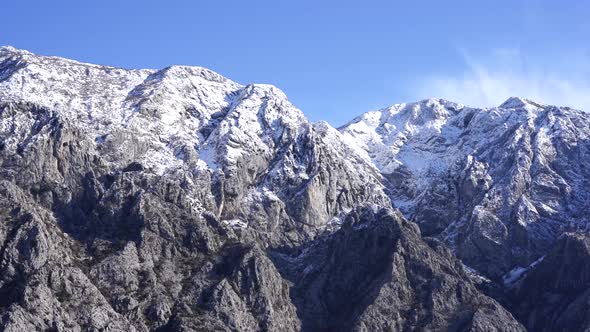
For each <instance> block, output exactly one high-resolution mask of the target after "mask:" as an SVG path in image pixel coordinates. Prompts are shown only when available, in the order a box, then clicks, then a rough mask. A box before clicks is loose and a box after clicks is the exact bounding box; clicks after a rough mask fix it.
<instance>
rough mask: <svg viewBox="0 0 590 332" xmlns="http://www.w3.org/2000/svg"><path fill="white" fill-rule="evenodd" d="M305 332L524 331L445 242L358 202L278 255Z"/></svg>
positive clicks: (395, 215)
mask: <svg viewBox="0 0 590 332" xmlns="http://www.w3.org/2000/svg"><path fill="white" fill-rule="evenodd" d="M276 259H277V261H278V265H279V266H282V267H283V269H284V270H285V271H286V272H284V273H285V275H286V276H287V278H288V279H290V280H292V281H294V288H293V292H292V294H293V295H292V296H293V297H294V298H295V304H296V305H297V307H298V310H299V312H300V313H301V319H302V327H303V330H304V331H524V328H523V327H522V326H521V325H520V324H519V323H518V322H517V321H516V320H515V319H514V318H513V317H512V315H511V314H510V313H509V312H507V311H506V310H505V309H504V308H502V306H500V305H499V304H498V303H496V302H495V301H494V300H492V299H490V298H488V297H486V296H484V295H483V294H481V293H480V292H479V291H478V290H477V289H476V287H475V286H474V285H473V284H472V283H471V282H470V281H469V277H468V276H467V275H466V273H465V271H464V269H463V266H462V265H461V263H460V262H459V261H458V260H457V259H456V258H455V257H453V255H452V254H451V253H450V252H449V251H448V250H447V249H446V248H444V246H443V245H442V244H441V243H440V242H438V241H436V240H434V239H429V240H427V241H426V242H425V241H424V240H423V239H422V238H421V235H420V231H419V229H418V227H417V226H416V225H415V224H413V223H410V222H408V221H405V220H404V218H403V216H402V215H401V214H399V213H396V212H394V211H392V210H387V209H382V210H380V211H377V212H373V211H372V209H367V208H359V209H356V210H354V211H352V212H351V213H350V214H349V215H348V216H347V217H346V220H345V222H344V223H343V224H342V227H341V228H340V230H338V231H337V232H336V233H334V234H332V235H330V236H327V237H325V238H322V239H320V240H318V241H316V242H315V243H314V244H313V245H312V246H311V247H308V248H306V250H305V251H304V252H303V253H302V254H300V255H299V256H297V257H285V256H280V255H279V256H278V257H277V258H276Z"/></svg>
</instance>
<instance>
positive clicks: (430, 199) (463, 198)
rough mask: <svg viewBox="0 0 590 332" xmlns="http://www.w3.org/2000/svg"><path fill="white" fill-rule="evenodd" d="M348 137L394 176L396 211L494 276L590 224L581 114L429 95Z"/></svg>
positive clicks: (361, 120)
mask: <svg viewBox="0 0 590 332" xmlns="http://www.w3.org/2000/svg"><path fill="white" fill-rule="evenodd" d="M340 131H341V132H342V134H343V136H344V137H345V141H346V142H349V143H350V144H352V145H354V146H356V147H358V148H359V149H361V150H363V151H364V153H365V158H368V159H370V160H372V161H373V162H374V164H375V165H376V166H377V167H378V168H379V169H380V171H381V172H382V173H383V175H384V177H385V178H387V179H388V180H389V182H388V183H387V186H388V190H389V192H390V196H391V198H392V201H393V204H394V206H396V207H398V208H400V209H401V210H402V212H404V214H405V215H406V216H407V217H409V218H411V219H413V220H415V221H416V222H417V223H419V224H420V226H421V228H422V231H423V232H424V233H425V234H426V235H438V236H440V237H441V238H443V239H445V240H446V241H447V243H448V244H449V245H450V246H451V247H452V248H454V250H456V252H457V254H458V255H459V257H461V258H463V259H464V260H465V261H466V263H467V264H468V265H470V266H474V267H476V268H478V269H480V270H482V271H484V272H485V273H486V274H487V275H490V276H493V277H499V276H500V275H502V274H503V273H505V272H507V271H508V270H510V269H511V268H513V267H515V266H527V265H529V264H531V263H532V262H533V261H535V260H536V259H538V258H539V257H541V256H542V255H543V254H544V253H545V251H546V250H547V248H548V247H549V246H550V245H551V244H552V243H553V241H554V240H555V239H556V237H557V236H558V235H559V234H561V233H562V232H564V231H565V230H571V229H579V228H586V227H589V226H590V220H589V216H588V213H587V212H588V211H589V210H590V182H589V181H590V180H589V179H590V169H589V168H588V167H587V165H588V161H590V140H589V138H590V120H589V119H588V116H587V114H585V113H582V112H580V111H576V110H573V109H569V108H559V107H555V106H547V105H542V104H539V103H535V102H533V101H530V100H526V99H521V98H516V97H512V98H510V99H508V100H507V101H506V102H504V103H503V104H502V105H500V106H499V107H495V108H489V109H478V108H470V107H465V106H463V105H460V104H456V103H452V102H449V101H445V100H441V99H428V100H424V101H421V102H417V103H411V104H398V105H394V106H392V107H390V108H387V109H383V110H379V111H374V112H368V113H365V114H363V115H361V116H360V117H358V118H356V119H354V120H353V121H351V122H350V123H348V124H346V125H345V126H343V127H341V128H340Z"/></svg>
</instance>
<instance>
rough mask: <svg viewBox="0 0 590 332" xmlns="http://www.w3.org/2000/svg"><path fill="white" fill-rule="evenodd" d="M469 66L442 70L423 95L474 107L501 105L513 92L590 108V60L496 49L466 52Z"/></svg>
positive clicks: (552, 102)
mask: <svg viewBox="0 0 590 332" xmlns="http://www.w3.org/2000/svg"><path fill="white" fill-rule="evenodd" d="M461 54H462V56H463V59H464V61H465V70H464V71H463V72H461V73H459V74H457V75H449V74H441V75H435V76H432V77H429V78H427V79H426V80H425V81H424V82H423V83H422V84H421V87H422V88H421V90H422V95H425V96H436V97H441V98H445V99H449V100H453V101H459V102H462V103H464V104H466V105H470V106H485V107H491V106H497V105H499V104H500V103H502V102H503V101H504V100H506V99H507V98H509V97H510V96H519V97H524V98H529V99H532V100H535V101H537V102H541V103H546V104H552V105H559V106H570V107H573V108H577V109H582V110H585V111H590V60H589V59H588V58H586V57H584V56H581V55H576V54H565V55H564V56H563V57H560V58H559V59H550V60H547V59H546V62H551V63H550V64H541V63H539V62H538V61H535V60H533V59H531V58H530V57H526V56H524V55H523V54H521V53H520V52H519V51H518V50H515V49H497V50H494V51H492V52H490V53H489V54H487V55H485V56H474V55H473V54H470V53H469V52H467V51H461Z"/></svg>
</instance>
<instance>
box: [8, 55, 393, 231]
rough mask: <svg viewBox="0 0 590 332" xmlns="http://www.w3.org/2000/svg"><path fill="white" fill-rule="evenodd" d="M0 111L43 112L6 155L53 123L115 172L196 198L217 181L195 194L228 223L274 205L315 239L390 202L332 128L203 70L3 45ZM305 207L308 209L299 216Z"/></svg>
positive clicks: (272, 93) (26, 120)
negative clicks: (349, 215)
mask: <svg viewBox="0 0 590 332" xmlns="http://www.w3.org/2000/svg"><path fill="white" fill-rule="evenodd" d="M0 102H2V103H3V105H8V106H7V107H8V108H11V107H13V108H14V107H16V106H15V105H19V104H22V103H30V104H32V105H35V107H39V108H41V110H40V111H39V112H40V113H42V114H43V118H42V119H39V117H38V115H37V114H36V113H31V112H19V111H11V112H9V111H5V112H4V114H3V118H2V119H1V121H0V135H1V136H2V139H3V141H2V143H3V146H4V150H5V151H6V152H13V153H17V152H18V151H24V150H26V149H28V148H30V147H31V146H33V145H34V144H35V142H37V141H42V140H43V139H46V138H47V136H48V135H50V133H49V129H47V128H48V127H49V126H47V122H49V119H54V120H56V121H59V122H60V123H61V124H62V125H63V126H65V127H67V128H70V129H72V130H75V131H77V132H80V133H82V137H80V139H81V141H83V142H85V143H87V144H89V145H90V147H89V148H90V149H91V150H92V151H95V152H96V153H97V154H98V155H100V157H101V159H102V160H104V161H105V162H106V163H108V164H109V165H110V166H109V167H114V168H116V169H125V168H126V167H127V166H128V165H131V164H132V163H138V164H139V166H137V167H141V168H145V169H147V170H148V171H150V172H152V173H153V174H156V175H160V176H162V175H164V174H175V173H179V174H183V175H182V176H184V177H186V179H187V180H186V181H188V182H189V183H191V185H192V186H194V187H195V189H194V190H196V191H199V190H201V189H199V188H196V187H198V186H197V183H198V182H199V181H212V183H213V188H212V189H211V190H212V191H211V192H207V193H200V194H195V195H194V196H196V197H200V196H203V195H209V196H212V197H214V199H215V204H216V208H215V211H212V212H215V214H216V215H217V216H218V217H219V218H222V219H227V220H238V221H239V220H241V219H248V218H255V219H257V218H259V217H255V216H254V217H253V214H259V212H257V206H261V205H269V206H272V207H273V208H272V209H271V211H273V212H272V214H273V215H274V214H276V215H274V216H273V217H269V218H268V219H270V220H273V221H274V223H287V224H290V223H295V224H297V225H299V226H297V227H304V228H306V229H307V230H306V231H303V233H313V232H316V231H317V228H321V227H322V225H324V224H325V223H326V222H328V221H329V220H331V218H333V217H335V216H337V215H338V214H340V213H343V212H346V211H348V210H350V209H351V208H352V207H354V206H355V205H356V204H357V203H359V202H366V203H375V204H380V205H384V206H387V205H388V204H389V200H388V198H387V197H386V195H385V194H384V193H383V188H382V185H381V179H380V178H381V176H380V174H379V172H378V171H377V170H376V169H374V168H373V167H372V165H371V164H370V161H366V160H364V159H362V158H360V157H358V156H357V155H356V154H355V153H354V152H350V151H348V150H350V148H349V147H348V145H347V144H344V143H342V142H341V141H342V137H341V135H340V133H339V132H338V131H336V130H335V129H333V128H331V127H329V125H327V124H317V125H313V124H311V123H310V122H309V121H308V120H307V119H306V118H305V116H304V115H303V113H302V112H301V111H300V110H298V109H297V108H296V107H295V106H293V105H292V104H291V103H290V102H289V101H288V99H287V97H286V96H285V94H284V93H283V92H282V91H280V90H279V89H277V88H276V87H274V86H271V85H265V84H248V85H241V84H238V83H236V82H233V81H231V80H229V79H226V78H224V77H222V76H221V75H219V74H217V73H215V72H212V71H210V70H208V69H205V68H201V67H188V66H171V67H167V68H164V69H161V70H127V69H121V68H113V67H107V66H98V65H91V64H84V63H79V62H76V61H71V60H67V59H63V58H58V57H46V56H38V55H35V54H32V53H29V52H27V51H23V50H17V49H14V48H12V47H3V48H1V49H0ZM328 127H329V128H328ZM66 144H67V143H66ZM359 170H360V171H359ZM207 179H208V180H207ZM326 181H327V183H328V184H329V186H327V187H326V186H325V185H324V183H325V182H326ZM206 187H210V185H206ZM314 188H315V189H314ZM316 189H317V190H316ZM191 199H193V198H191ZM291 200H293V201H295V202H296V203H293V204H291V203H288V202H289V201H291ZM193 203H194V204H195V209H196V210H198V211H206V210H207V211H210V210H211V209H210V208H207V207H206V204H205V203H203V200H199V199H193ZM301 204H303V205H304V206H307V205H308V204H310V205H311V207H309V206H308V208H307V209H300V208H298V207H296V208H293V206H299V205H301ZM264 213H271V212H270V211H266V212H264ZM294 219H297V220H303V221H305V222H304V223H303V224H301V223H296V222H295V221H294ZM289 220H291V221H289ZM227 224H229V225H234V224H236V225H238V224H239V225H243V224H246V223H245V222H240V223H235V222H234V223H227ZM249 224H254V223H249ZM301 225H303V226H301ZM258 226H259V227H263V228H265V229H266V228H267V227H271V226H269V225H266V224H261V225H258ZM272 227H276V224H275V225H274V226H272ZM289 228H291V226H289ZM299 231H301V230H299ZM281 236H282V235H281ZM290 236H291V235H289V237H290ZM293 236H295V235H293ZM298 236H299V235H297V236H296V237H298Z"/></svg>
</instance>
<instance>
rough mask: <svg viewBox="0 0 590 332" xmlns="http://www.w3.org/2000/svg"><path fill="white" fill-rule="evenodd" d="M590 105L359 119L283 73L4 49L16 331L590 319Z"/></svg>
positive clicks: (402, 327)
mask: <svg viewBox="0 0 590 332" xmlns="http://www.w3.org/2000/svg"><path fill="white" fill-rule="evenodd" d="M589 165H590V119H589V118H588V116H587V114H586V113H583V112H581V111H579V110H574V109H570V108H566V107H556V106H551V105H544V104H541V103H537V102H534V101H531V100H527V99H524V98H517V97H512V98H509V99H508V100H507V101H506V102H504V103H502V104H501V105H499V106H498V107H493V108H473V107H467V106H464V105H461V104H459V103H454V102H450V101H446V100H442V99H427V100H423V101H419V102H416V103H408V104H396V105H393V106H391V107H388V108H386V109H382V110H377V111H371V112H367V113H364V114H362V115H360V116H359V117H357V118H355V119H353V120H351V121H350V122H348V123H347V124H345V125H344V126H342V127H340V128H333V127H332V126H330V125H329V124H328V123H326V122H317V123H312V122H310V121H309V120H307V118H306V117H305V115H304V114H303V113H302V112H301V111H300V110H299V109H297V108H296V107H295V106H294V105H292V104H291V103H290V102H289V100H288V99H287V97H286V96H285V94H284V93H283V92H281V91H280V90H279V89H278V88H276V87H274V86H271V85H264V84H248V85H242V84H239V83H236V82H233V81H231V80H229V79H227V78H225V77H223V76H221V75H219V74H217V73H215V72H213V71H211V70H208V69H205V68H201V67H189V66H171V67H167V68H164V69H161V70H144V69H142V70H128V69H121V68H114V67H108V66H99V65H92V64H85V63H80V62H76V61H72V60H67V59H63V58H58V57H46V56H39V55H35V54H32V53H29V52H27V51H24V50H18V49H15V48H12V47H3V48H0V216H1V218H0V221H1V222H0V326H1V327H2V329H3V330H5V331H29V330H30V331H35V330H42V331H105V330H108V331H526V330H529V331H578V330H585V329H590V319H588V318H587V317H590V306H589V305H588V303H590V287H589V285H590V284H589V282H590V273H588V272H586V270H587V268H586V266H587V264H586V262H587V261H590V249H589V248H590V238H588V237H587V235H586V234H587V228H588V226H589V225H590V166H589Z"/></svg>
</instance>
